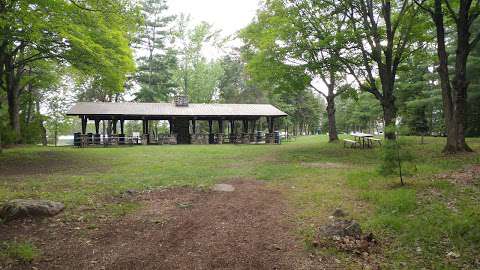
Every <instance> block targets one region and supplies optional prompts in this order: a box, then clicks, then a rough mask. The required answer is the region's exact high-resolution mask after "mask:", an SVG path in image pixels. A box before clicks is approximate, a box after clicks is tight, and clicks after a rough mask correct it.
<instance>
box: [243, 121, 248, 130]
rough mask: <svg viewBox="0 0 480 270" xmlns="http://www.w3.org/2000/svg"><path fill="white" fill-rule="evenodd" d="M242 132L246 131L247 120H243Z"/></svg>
mask: <svg viewBox="0 0 480 270" xmlns="http://www.w3.org/2000/svg"><path fill="white" fill-rule="evenodd" d="M243 133H248V120H243Z"/></svg>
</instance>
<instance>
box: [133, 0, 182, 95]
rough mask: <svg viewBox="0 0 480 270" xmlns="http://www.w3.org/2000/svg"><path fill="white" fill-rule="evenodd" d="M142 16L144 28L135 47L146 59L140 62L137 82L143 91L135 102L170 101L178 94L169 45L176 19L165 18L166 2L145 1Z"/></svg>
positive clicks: (159, 0)
mask: <svg viewBox="0 0 480 270" xmlns="http://www.w3.org/2000/svg"><path fill="white" fill-rule="evenodd" d="M141 5H142V15H143V17H144V24H142V26H141V27H140V29H139V33H138V35H137V38H136V45H135V46H136V47H137V49H138V51H139V54H141V55H143V54H145V53H146V55H144V56H141V57H139V58H138V59H137V65H138V68H137V75H136V81H137V82H138V83H139V84H140V91H139V92H137V93H135V96H136V100H139V101H143V102H154V101H157V102H158V101H167V99H168V96H169V95H170V94H172V93H173V92H174V90H175V87H176V83H175V82H174V80H173V73H174V71H175V69H176V68H177V58H176V53H175V51H174V50H173V49H172V48H168V47H167V46H166V43H168V42H171V39H172V38H173V37H172V35H171V34H170V32H171V29H170V28H171V25H170V24H171V22H172V21H173V20H174V17H173V16H169V15H166V14H165V13H166V11H167V5H166V3H165V1H164V0H143V1H141Z"/></svg>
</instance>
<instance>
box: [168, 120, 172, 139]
mask: <svg viewBox="0 0 480 270" xmlns="http://www.w3.org/2000/svg"><path fill="white" fill-rule="evenodd" d="M168 126H169V127H170V135H172V133H173V120H172V119H169V120H168Z"/></svg>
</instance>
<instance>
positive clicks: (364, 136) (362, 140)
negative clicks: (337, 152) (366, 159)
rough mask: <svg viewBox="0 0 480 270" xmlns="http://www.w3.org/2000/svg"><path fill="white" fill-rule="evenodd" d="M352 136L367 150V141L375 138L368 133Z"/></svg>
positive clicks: (353, 134)
mask: <svg viewBox="0 0 480 270" xmlns="http://www.w3.org/2000/svg"><path fill="white" fill-rule="evenodd" d="M352 136H353V137H354V138H355V140H358V142H359V143H361V145H362V148H365V140H366V139H368V138H373V134H368V133H352ZM367 145H368V143H367Z"/></svg>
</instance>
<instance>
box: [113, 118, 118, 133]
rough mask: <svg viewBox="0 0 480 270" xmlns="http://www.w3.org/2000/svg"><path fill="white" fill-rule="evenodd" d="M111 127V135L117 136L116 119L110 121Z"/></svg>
mask: <svg viewBox="0 0 480 270" xmlns="http://www.w3.org/2000/svg"><path fill="white" fill-rule="evenodd" d="M112 125H113V128H112V129H113V134H115V135H116V134H117V119H113V120H112Z"/></svg>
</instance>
